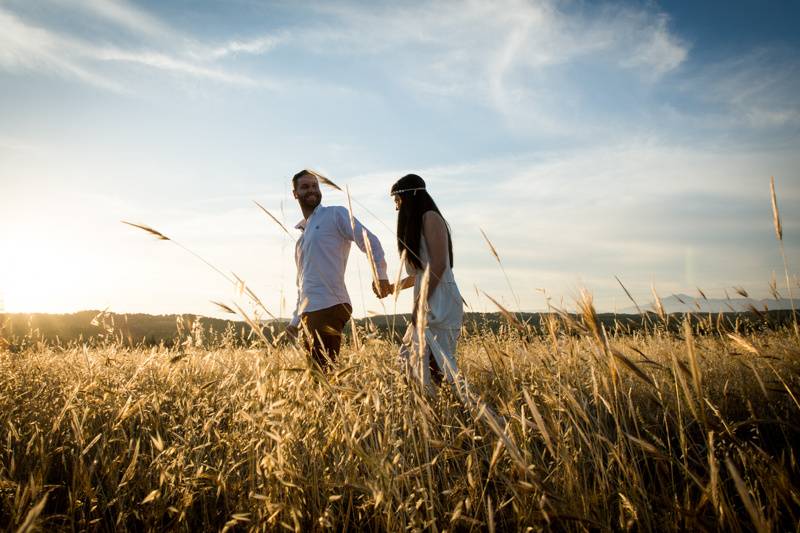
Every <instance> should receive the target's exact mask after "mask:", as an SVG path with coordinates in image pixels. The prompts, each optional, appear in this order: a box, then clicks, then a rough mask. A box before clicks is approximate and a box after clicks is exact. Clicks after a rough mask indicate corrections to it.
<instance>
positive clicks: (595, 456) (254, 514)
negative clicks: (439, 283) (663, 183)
mask: <svg viewBox="0 0 800 533" xmlns="http://www.w3.org/2000/svg"><path fill="white" fill-rule="evenodd" d="M545 318H546V319H545V320H544V322H543V325H542V327H541V328H539V327H537V328H534V327H532V326H529V325H524V324H517V325H516V326H515V324H514V323H509V324H508V325H507V326H506V327H504V328H502V329H501V331H500V332H492V331H489V330H486V331H480V330H477V331H476V330H475V328H473V329H470V328H465V332H464V337H463V339H462V341H461V343H460V345H459V365H460V368H461V370H462V372H463V375H464V376H465V377H466V379H467V380H468V382H469V385H470V387H471V389H472V391H473V392H474V394H475V395H476V397H478V398H479V400H480V401H479V402H478V403H473V404H466V405H465V404H464V403H463V402H462V401H461V400H460V399H459V398H460V396H459V395H457V394H455V393H454V390H453V389H451V388H450V387H448V386H443V387H441V388H439V389H438V390H437V391H435V393H433V394H429V393H426V392H425V391H422V390H420V389H419V388H418V387H417V386H416V385H415V383H414V382H411V381H409V379H408V378H407V374H406V372H405V371H404V370H403V366H402V365H401V364H400V362H399V360H398V359H397V347H396V346H395V345H394V344H392V343H391V342H389V341H388V340H387V339H386V338H384V337H381V336H380V335H377V334H375V333H370V332H368V331H361V332H360V334H359V333H358V332H357V334H356V336H355V337H353V336H350V338H349V340H348V342H349V343H350V344H349V345H348V346H347V347H345V348H344V349H343V351H342V354H341V356H340V359H339V361H338V362H337V364H336V366H335V368H334V370H333V371H332V372H330V373H328V374H321V373H319V372H318V371H316V370H314V369H313V368H310V367H309V365H308V363H307V362H306V359H305V357H304V355H303V354H302V353H301V352H300V351H298V350H297V349H296V348H294V347H292V346H289V345H286V344H277V345H274V346H273V345H264V344H263V343H262V342H261V341H260V340H259V341H257V343H256V344H253V345H251V346H249V347H236V346H234V345H233V344H231V343H228V341H227V340H226V339H217V340H216V341H215V342H210V341H208V340H207V338H204V337H203V335H202V334H201V332H202V328H197V327H195V328H192V329H190V330H188V332H186V333H185V339H184V340H183V343H182V345H181V346H180V347H178V348H174V349H165V348H163V347H162V348H157V347H156V348H144V347H126V346H125V345H124V344H123V343H122V342H111V341H108V342H105V343H104V344H102V345H97V346H93V347H87V346H78V345H74V346H71V347H66V348H64V347H58V346H46V345H41V344H39V345H37V344H35V343H32V344H31V345H29V346H28V347H26V348H25V349H22V350H9V349H6V350H5V351H2V352H0V427H2V433H1V435H2V439H1V440H0V528H3V529H7V530H17V531H29V530H36V529H42V530H89V531H106V530H119V531H125V530H135V531H141V530H177V531H198V530H231V529H235V530H283V529H286V530H294V531H308V530H326V529H334V530H342V529H359V530H376V531H384V530H385V531H400V530H435V531H444V530H448V531H453V530H458V531H466V530H489V531H508V530H520V531H523V530H534V531H536V530H557V531H586V530H593V531H594V530H635V531H675V530H701V531H702V530H720V529H721V530H732V531H739V530H742V531H749V530H758V531H770V530H794V531H797V530H798V529H800V528H799V527H798V520H800V481H799V480H800V467H799V466H798V462H797V461H798V457H797V450H798V449H800V447H798V443H800V439H798V437H799V436H800V427H799V423H800V416H798V415H800V403H798V399H799V398H800V350H798V343H797V340H796V338H795V337H794V334H793V331H792V330H791V329H790V328H789V327H786V328H783V329H780V328H779V329H778V330H764V331H758V332H755V333H749V334H746V333H744V332H740V333H736V332H735V331H734V330H733V329H732V328H730V327H729V328H726V327H725V325H724V324H723V323H721V322H720V321H719V320H716V321H715V320H714V317H708V318H707V319H706V321H705V322H704V321H703V320H702V319H701V320H696V321H693V322H691V323H690V322H688V321H687V322H686V324H685V325H684V327H683V328H678V331H679V332H677V333H676V332H675V331H674V328H671V329H670V328H667V327H666V325H667V324H665V323H663V322H662V323H653V327H652V328H650V329H648V331H647V332H646V333H644V332H638V333H637V332H634V333H632V334H629V333H627V334H622V332H621V331H609V332H606V330H605V328H603V327H602V326H601V325H599V323H598V322H597V320H596V315H594V310H593V308H592V307H591V303H590V302H588V303H587V305H585V306H584V308H583V315H582V316H573V315H566V314H552V315H548V316H546V317H545ZM664 318H665V319H666V320H667V321H669V320H673V321H674V320H675V318H672V317H669V316H666V317H664ZM259 343H260V344H259ZM490 413H493V414H490Z"/></svg>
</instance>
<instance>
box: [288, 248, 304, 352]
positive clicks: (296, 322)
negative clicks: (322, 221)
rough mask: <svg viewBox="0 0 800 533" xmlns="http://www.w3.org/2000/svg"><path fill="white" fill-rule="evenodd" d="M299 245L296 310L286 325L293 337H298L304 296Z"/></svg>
mask: <svg viewBox="0 0 800 533" xmlns="http://www.w3.org/2000/svg"><path fill="white" fill-rule="evenodd" d="M297 247H298V244H297V243H295V249H294V260H295V266H296V268H297V276H296V278H295V284H296V285H297V302H296V303H295V305H294V311H293V312H292V319H291V320H290V321H289V324H288V325H287V326H286V334H287V335H288V336H289V338H291V339H296V338H297V333H298V331H299V329H298V328H299V327H300V314H301V313H302V311H301V310H300V306H301V302H300V300H301V298H302V292H303V289H302V283H301V282H300V268H301V266H302V265H301V264H300V261H299V258H298V248H297ZM303 307H305V305H304V304H303Z"/></svg>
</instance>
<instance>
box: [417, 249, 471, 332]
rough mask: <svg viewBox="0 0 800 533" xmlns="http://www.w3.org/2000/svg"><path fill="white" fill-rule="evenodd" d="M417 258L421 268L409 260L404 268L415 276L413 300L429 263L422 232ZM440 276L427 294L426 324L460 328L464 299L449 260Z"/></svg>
mask: <svg viewBox="0 0 800 533" xmlns="http://www.w3.org/2000/svg"><path fill="white" fill-rule="evenodd" d="M444 253H445V254H446V253H447V250H444ZM419 259H420V261H421V262H422V268H421V269H418V268H415V267H414V266H413V265H412V264H411V262H409V261H406V270H407V271H408V273H409V275H413V276H415V277H416V281H415V282H414V300H415V301H416V299H417V297H418V296H419V293H420V290H421V287H422V280H423V277H424V276H423V273H424V271H425V268H427V267H428V266H429V265H430V264H431V256H430V253H429V251H428V244H427V242H426V241H425V235H424V234H423V235H422V236H421V237H420V240H419ZM431 275H433V274H431ZM440 278H441V279H440V280H439V283H438V285H437V286H436V288H435V289H434V291H433V294H429V295H428V307H429V310H430V312H429V314H428V326H429V327H432V328H446V329H460V328H461V322H462V320H463V318H464V300H463V299H462V298H461V293H460V292H459V290H458V285H457V284H456V279H455V277H454V276H453V269H452V268H450V262H449V261H447V262H446V266H445V269H444V272H442V275H441V276H440Z"/></svg>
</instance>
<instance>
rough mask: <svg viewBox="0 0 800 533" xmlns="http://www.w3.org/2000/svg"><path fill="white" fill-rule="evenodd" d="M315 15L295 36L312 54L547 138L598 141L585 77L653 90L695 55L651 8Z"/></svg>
mask: <svg viewBox="0 0 800 533" xmlns="http://www.w3.org/2000/svg"><path fill="white" fill-rule="evenodd" d="M313 10H314V11H315V12H316V13H317V15H318V16H317V17H316V22H315V23H313V24H311V27H309V28H307V29H306V30H304V31H301V32H299V35H298V36H296V39H295V41H296V42H298V43H302V44H301V45H300V46H305V47H307V48H308V49H309V50H310V51H311V52H313V53H315V54H321V55H335V56H346V57H360V58H362V59H363V60H364V61H367V62H369V61H373V58H376V57H379V58H380V59H379V60H377V59H375V68H377V69H380V70H381V71H382V73H383V75H385V76H386V77H388V78H389V79H390V80H391V83H395V84H400V85H401V86H405V87H406V88H408V89H410V90H411V91H413V92H415V93H417V94H419V95H420V96H421V97H422V98H427V99H428V100H434V101H436V100H437V99H438V100H439V101H441V102H443V103H445V105H447V104H449V103H451V102H452V101H453V100H454V99H456V100H457V101H458V102H459V103H460V104H462V105H464V104H466V105H478V106H484V107H487V108H490V109H492V110H494V111H496V112H498V113H499V114H500V116H502V117H504V118H505V120H506V125H507V126H508V127H509V128H510V129H511V130H515V131H517V132H523V133H529V132H542V133H544V132H546V134H547V135H549V136H559V135H575V134H576V133H579V134H581V135H585V136H591V135H595V134H597V132H596V131H591V130H593V129H594V128H593V127H591V126H590V125H589V124H587V117H588V116H590V115H591V116H596V115H598V114H599V113H600V112H599V111H598V109H597V106H596V105H595V103H594V102H593V101H592V98H593V97H594V95H593V93H594V84H595V82H594V80H592V79H591V78H590V77H589V76H590V75H589V74H587V73H588V72H591V73H592V75H594V76H595V77H606V78H614V77H616V78H621V79H624V80H626V81H628V82H629V83H630V84H631V85H632V86H639V85H642V84H646V85H652V84H654V83H656V82H658V81H660V80H661V79H662V78H663V77H665V76H667V75H669V74H670V73H672V72H674V71H675V70H676V69H678V68H679V67H680V66H681V65H682V64H684V62H685V61H686V59H687V57H688V53H689V47H688V45H687V44H686V43H684V42H683V41H682V40H681V39H679V38H678V37H677V36H676V35H675V34H674V33H672V32H671V31H670V27H669V22H670V21H669V18H668V17H667V16H665V15H664V14H663V13H660V12H657V11H654V10H653V9H649V8H647V9H646V8H637V7H631V6H610V7H598V6H594V5H592V4H582V3H581V4H573V5H568V4H562V3H557V2H551V1H549V0H539V1H526V0H504V1H498V2H484V1H479V0H473V1H466V2H455V1H441V2H434V3H429V2H413V3H402V4H393V3H390V4H377V5H364V4H362V3H337V4H335V5H329V4H321V5H316V6H315V7H314V8H313ZM584 67H585V68H584ZM601 129H602V128H601Z"/></svg>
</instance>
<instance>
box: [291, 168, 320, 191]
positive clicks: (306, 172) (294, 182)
mask: <svg viewBox="0 0 800 533" xmlns="http://www.w3.org/2000/svg"><path fill="white" fill-rule="evenodd" d="M304 176H314V173H313V172H311V171H310V170H307V169H305V168H304V169H303V170H301V171H300V172H298V173H297V174H295V175H294V176H292V189H294V190H297V180H299V179H300V178H302V177H304ZM315 177H316V176H315Z"/></svg>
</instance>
